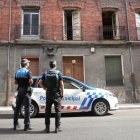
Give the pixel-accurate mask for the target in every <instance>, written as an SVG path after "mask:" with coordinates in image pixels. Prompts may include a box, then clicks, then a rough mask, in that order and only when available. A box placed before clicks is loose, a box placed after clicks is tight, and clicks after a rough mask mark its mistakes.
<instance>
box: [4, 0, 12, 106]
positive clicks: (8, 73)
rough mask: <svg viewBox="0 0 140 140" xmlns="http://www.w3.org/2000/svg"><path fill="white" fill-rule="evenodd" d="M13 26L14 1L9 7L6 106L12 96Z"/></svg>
mask: <svg viewBox="0 0 140 140" xmlns="http://www.w3.org/2000/svg"><path fill="white" fill-rule="evenodd" d="M11 26H12V0H10V5H9V31H8V46H7V82H6V100H5V105H6V106H8V105H9V94H10V88H11V87H10V81H11V75H10V47H11Z"/></svg>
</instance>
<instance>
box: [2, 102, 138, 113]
mask: <svg viewBox="0 0 140 140" xmlns="http://www.w3.org/2000/svg"><path fill="white" fill-rule="evenodd" d="M118 106H119V110H125V109H140V103H135V104H119V105H118ZM1 111H12V107H11V106H0V112H1Z"/></svg>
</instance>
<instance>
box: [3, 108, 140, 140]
mask: <svg viewBox="0 0 140 140" xmlns="http://www.w3.org/2000/svg"><path fill="white" fill-rule="evenodd" d="M110 113H111V114H108V115H106V116H103V117H99V116H92V115H91V114H90V113H67V114H62V121H61V122H62V130H63V131H62V132H60V133H57V134H55V133H53V131H54V114H53V115H52V117H51V133H49V134H46V133H44V132H43V129H44V128H45V125H44V115H43V114H41V115H39V116H38V117H37V118H32V119H31V124H32V126H33V127H34V129H33V130H31V131H28V132H25V131H23V127H24V125H23V118H20V119H19V122H20V125H21V128H20V129H19V130H17V131H14V130H12V127H13V120H12V117H13V114H12V112H10V113H9V112H6V113H4V112H3V113H0V140H25V139H26V140H55V139H57V140H139V139H140V133H139V132H140V110H139V109H129V110H117V111H113V112H110Z"/></svg>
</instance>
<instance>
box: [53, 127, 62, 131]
mask: <svg viewBox="0 0 140 140" xmlns="http://www.w3.org/2000/svg"><path fill="white" fill-rule="evenodd" d="M61 131H62V130H61V128H60V126H58V127H55V131H54V132H55V133H57V132H61Z"/></svg>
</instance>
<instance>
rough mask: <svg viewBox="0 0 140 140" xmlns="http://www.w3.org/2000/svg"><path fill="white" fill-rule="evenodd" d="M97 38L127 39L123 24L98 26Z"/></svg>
mask: <svg viewBox="0 0 140 140" xmlns="http://www.w3.org/2000/svg"><path fill="white" fill-rule="evenodd" d="M99 40H127V33H126V28H125V26H114V27H113V26H99Z"/></svg>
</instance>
